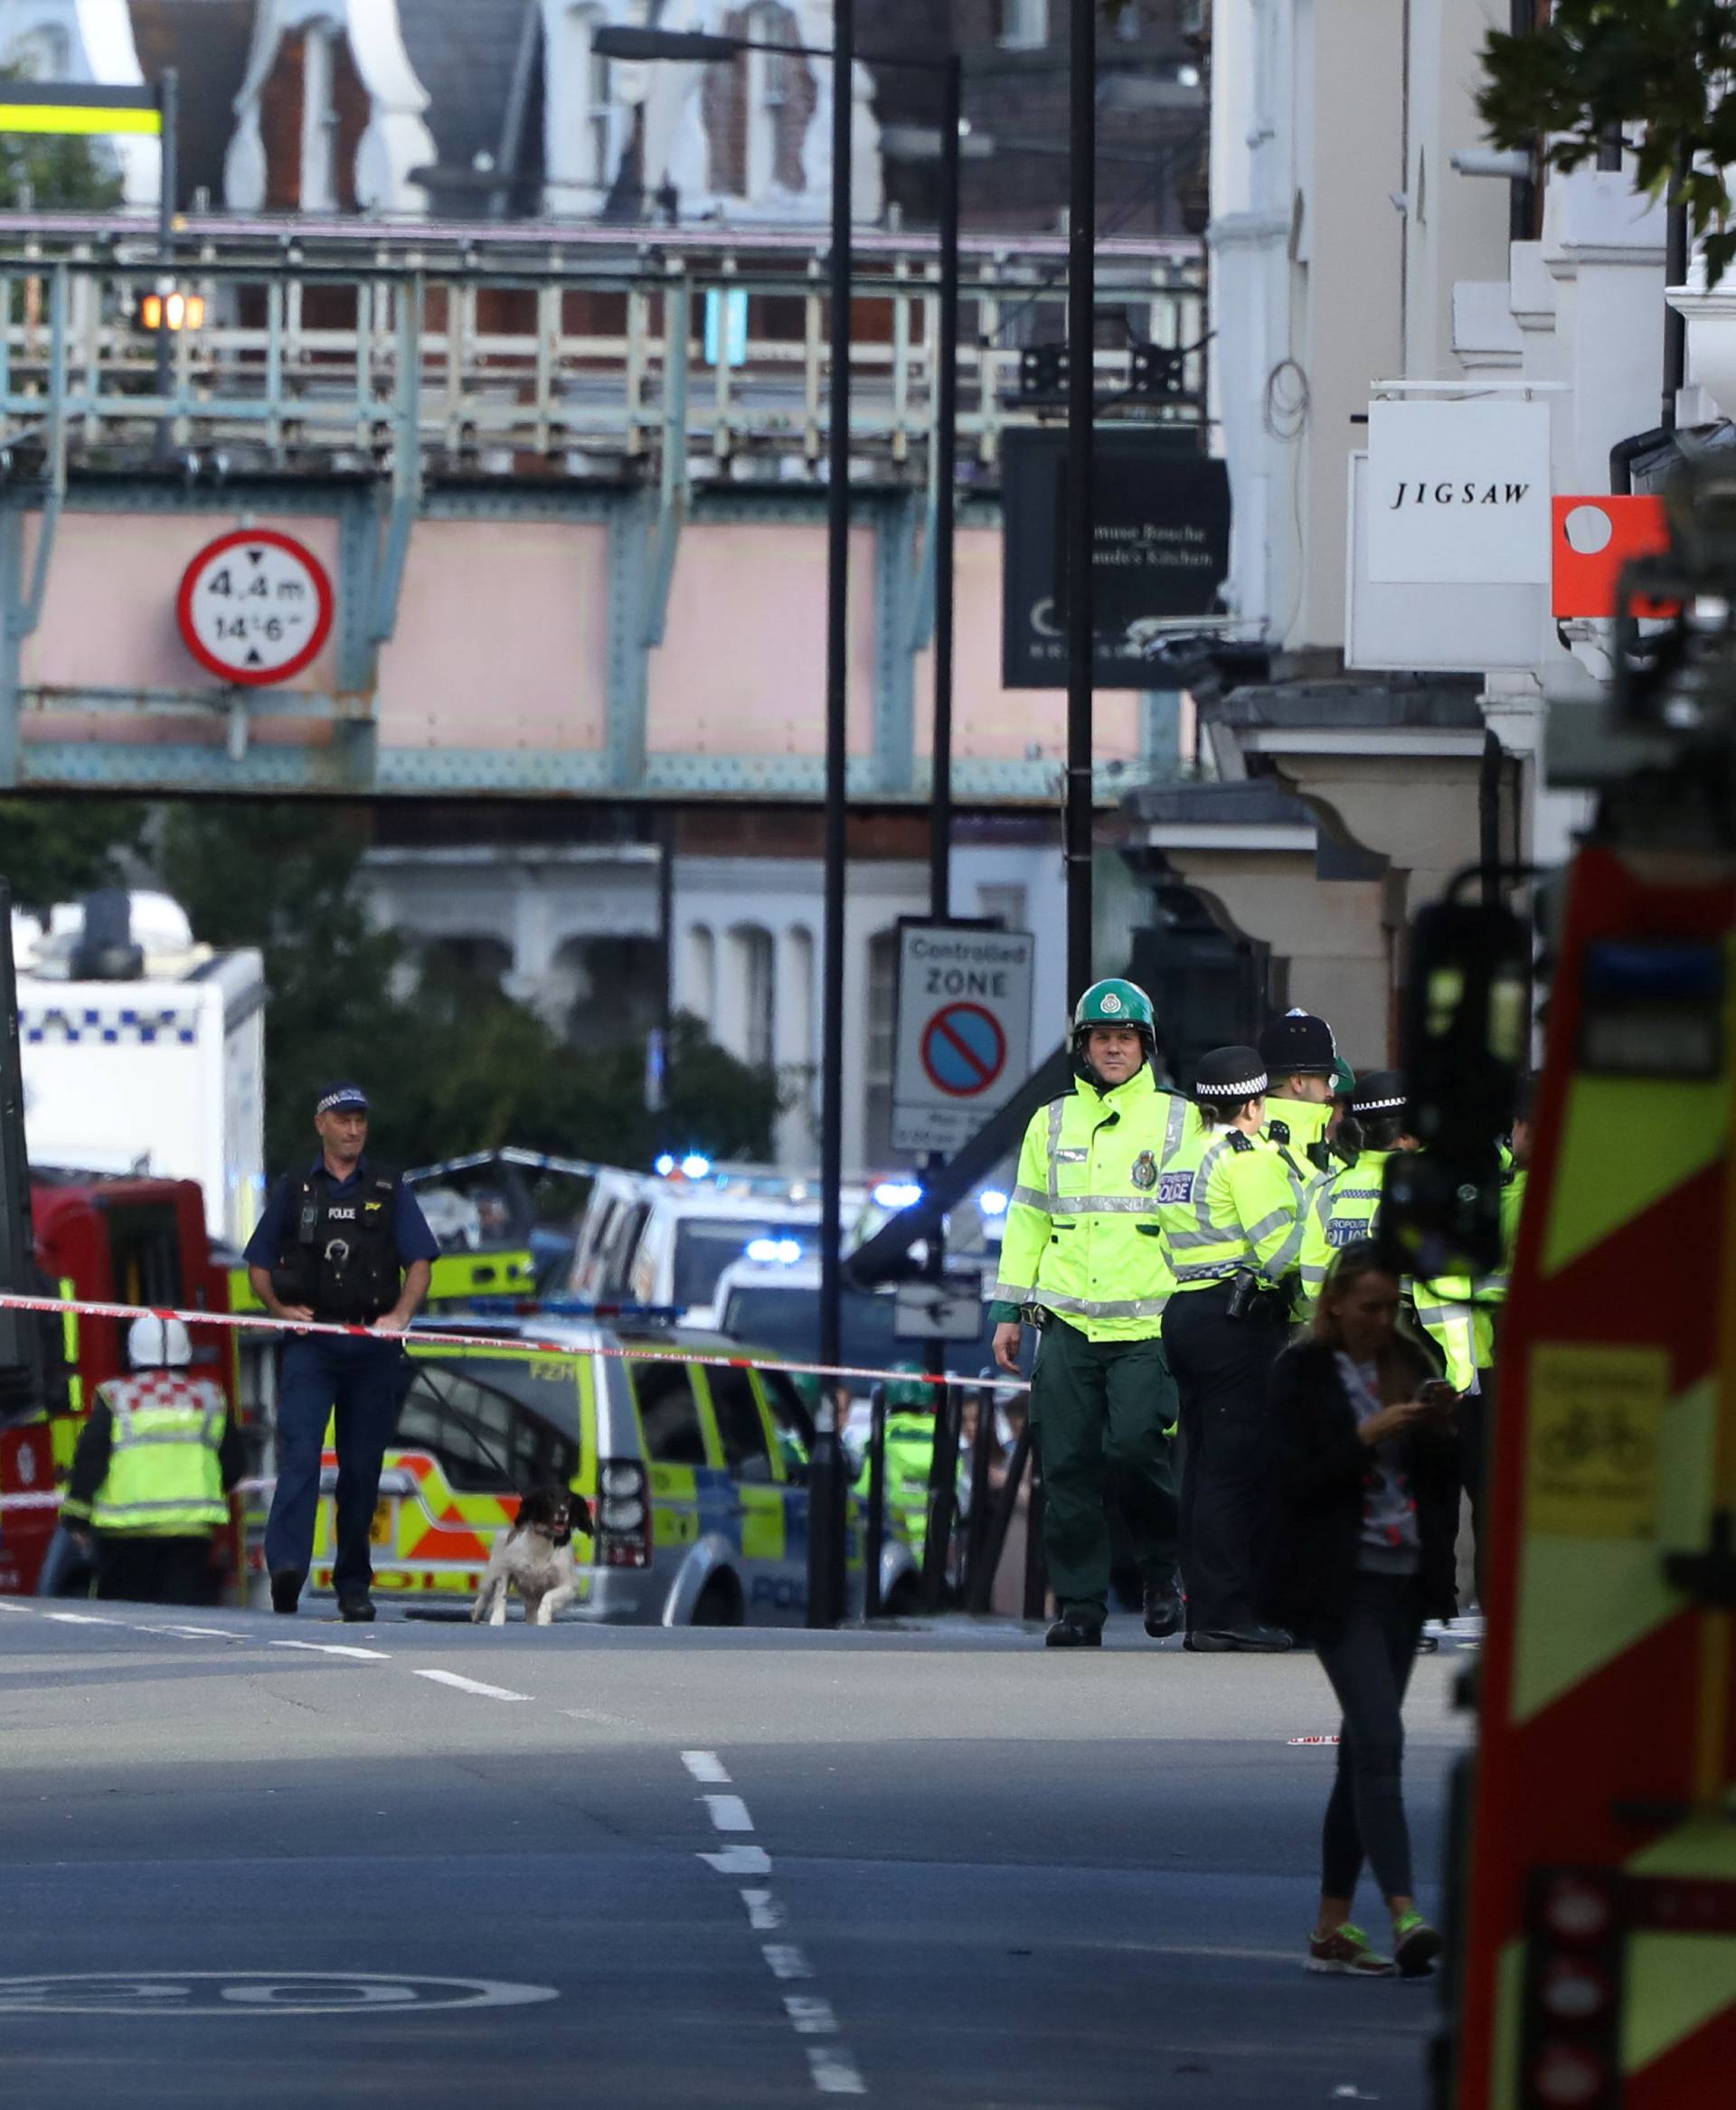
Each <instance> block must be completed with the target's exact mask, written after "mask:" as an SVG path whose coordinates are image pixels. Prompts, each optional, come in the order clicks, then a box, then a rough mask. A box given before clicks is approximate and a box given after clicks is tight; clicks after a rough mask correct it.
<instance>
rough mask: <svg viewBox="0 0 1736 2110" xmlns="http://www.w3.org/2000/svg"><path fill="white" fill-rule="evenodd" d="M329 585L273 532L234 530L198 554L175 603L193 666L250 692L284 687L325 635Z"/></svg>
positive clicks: (307, 556)
mask: <svg viewBox="0 0 1736 2110" xmlns="http://www.w3.org/2000/svg"><path fill="white" fill-rule="evenodd" d="M332 612H333V603H332V582H331V580H330V579H328V578H327V577H326V575H325V566H324V565H323V564H322V563H321V562H320V560H319V559H318V558H317V557H316V556H315V555H314V553H313V551H311V550H309V549H308V548H307V546H306V545H305V544H304V543H301V542H297V541H296V540H295V539H294V538H293V537H292V536H290V535H284V534H278V532H276V531H275V530H274V529H270V528H256V529H251V530H245V529H244V530H238V531H237V532H235V533H234V534H231V535H222V536H220V537H219V538H218V540H217V541H216V542H212V543H211V544H209V545H208V547H206V548H205V549H203V550H201V551H200V552H199V554H198V555H197V556H196V557H195V558H194V559H193V562H192V563H191V564H189V565H188V566H187V569H186V570H185V572H184V574H183V576H182V579H181V592H180V598H179V599H178V600H177V602H176V604H175V615H176V618H177V620H178V621H179V623H180V626H181V636H182V639H183V641H184V644H185V645H186V647H187V650H188V651H189V652H190V653H192V655H193V657H194V659H196V660H197V661H198V662H199V664H200V665H201V666H203V667H204V668H205V669H206V670H207V671H208V672H209V673H211V674H216V675H218V676H219V677H220V678H221V679H222V680H223V681H225V682H240V683H245V684H246V685H248V686H250V687H256V688H257V687H259V686H262V685H264V684H266V683H273V682H286V681H288V680H289V679H290V678H291V677H292V676H293V675H296V674H299V673H300V672H301V671H302V669H303V668H304V667H306V666H307V665H309V664H311V663H312V662H313V661H314V660H315V659H316V657H317V656H318V654H319V650H320V647H321V646H322V645H324V644H325V640H326V638H327V637H329V636H331V631H332Z"/></svg>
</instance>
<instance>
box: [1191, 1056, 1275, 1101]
mask: <svg viewBox="0 0 1736 2110" xmlns="http://www.w3.org/2000/svg"><path fill="white" fill-rule="evenodd" d="M1265 1089H1266V1071H1265V1068H1264V1066H1263V1064H1262V1063H1261V1061H1260V1055H1259V1053H1258V1051H1257V1050H1254V1049H1252V1048H1213V1049H1212V1052H1211V1053H1210V1054H1209V1055H1202V1056H1201V1057H1200V1067H1199V1069H1198V1070H1197V1071H1196V1072H1195V1073H1194V1097H1195V1098H1196V1099H1214V1100H1216V1101H1218V1102H1219V1103H1220V1104H1221V1105H1222V1104H1226V1103H1227V1104H1230V1105H1240V1104H1241V1101H1242V1100H1244V1099H1257V1098H1259V1097H1260V1096H1261V1095H1262V1094H1263V1093H1264V1091H1265Z"/></svg>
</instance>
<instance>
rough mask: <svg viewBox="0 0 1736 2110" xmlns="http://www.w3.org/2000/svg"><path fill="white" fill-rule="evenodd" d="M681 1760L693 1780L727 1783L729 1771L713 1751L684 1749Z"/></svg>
mask: <svg viewBox="0 0 1736 2110" xmlns="http://www.w3.org/2000/svg"><path fill="white" fill-rule="evenodd" d="M681 1762H682V1764H683V1765H684V1766H685V1767H686V1768H687V1770H688V1772H689V1773H691V1774H692V1775H693V1778H694V1779H695V1780H709V1781H712V1782H713V1783H716V1782H719V1781H721V1782H722V1783H723V1784H724V1785H726V1786H727V1785H728V1783H729V1778H730V1776H729V1773H728V1770H727V1769H726V1768H725V1766H724V1765H723V1762H722V1759H721V1758H720V1757H718V1755H717V1753H716V1752H715V1751H684V1752H683V1753H682V1755H681Z"/></svg>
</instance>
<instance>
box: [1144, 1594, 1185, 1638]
mask: <svg viewBox="0 0 1736 2110" xmlns="http://www.w3.org/2000/svg"><path fill="white" fill-rule="evenodd" d="M1181 1624H1182V1599H1181V1593H1180V1592H1179V1591H1178V1590H1177V1589H1176V1587H1175V1583H1174V1582H1173V1581H1172V1582H1159V1583H1147V1584H1146V1633H1147V1634H1150V1636H1151V1638H1152V1639H1153V1640H1154V1641H1162V1640H1163V1639H1164V1637H1165V1635H1166V1634H1175V1633H1178V1632H1179V1631H1180V1629H1181Z"/></svg>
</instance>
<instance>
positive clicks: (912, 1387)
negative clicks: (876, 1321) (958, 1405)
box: [856, 1362, 935, 1561]
mask: <svg viewBox="0 0 1736 2110" xmlns="http://www.w3.org/2000/svg"><path fill="white" fill-rule="evenodd" d="M934 1407H935V1401H934V1387H933V1386H931V1385H925V1384H924V1383H923V1382H922V1374H921V1371H920V1366H919V1365H917V1364H916V1363H911V1362H901V1363H899V1364H897V1365H896V1366H895V1371H894V1374H893V1376H892V1380H891V1381H890V1382H889V1383H888V1385H887V1387H886V1443H885V1450H884V1453H883V1456H884V1460H885V1465H884V1471H885V1488H886V1521H887V1523H888V1524H889V1525H890V1526H891V1527H892V1530H893V1531H895V1532H896V1533H897V1535H898V1536H899V1537H900V1538H901V1539H902V1540H905V1541H906V1543H907V1544H908V1545H909V1546H910V1550H911V1551H912V1552H913V1553H914V1554H915V1555H916V1558H917V1559H918V1560H919V1561H920V1559H922V1550H923V1548H924V1546H925V1545H926V1544H927V1543H928V1536H929V1478H930V1477H931V1475H932V1474H933V1472H934ZM872 1474H873V1459H872V1457H867V1456H864V1457H863V1461H862V1470H861V1471H860V1472H859V1473H858V1474H857V1475H856V1493H858V1494H860V1495H861V1496H863V1499H864V1500H865V1499H866V1498H867V1495H868V1492H869V1486H870V1482H871V1476H872Z"/></svg>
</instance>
